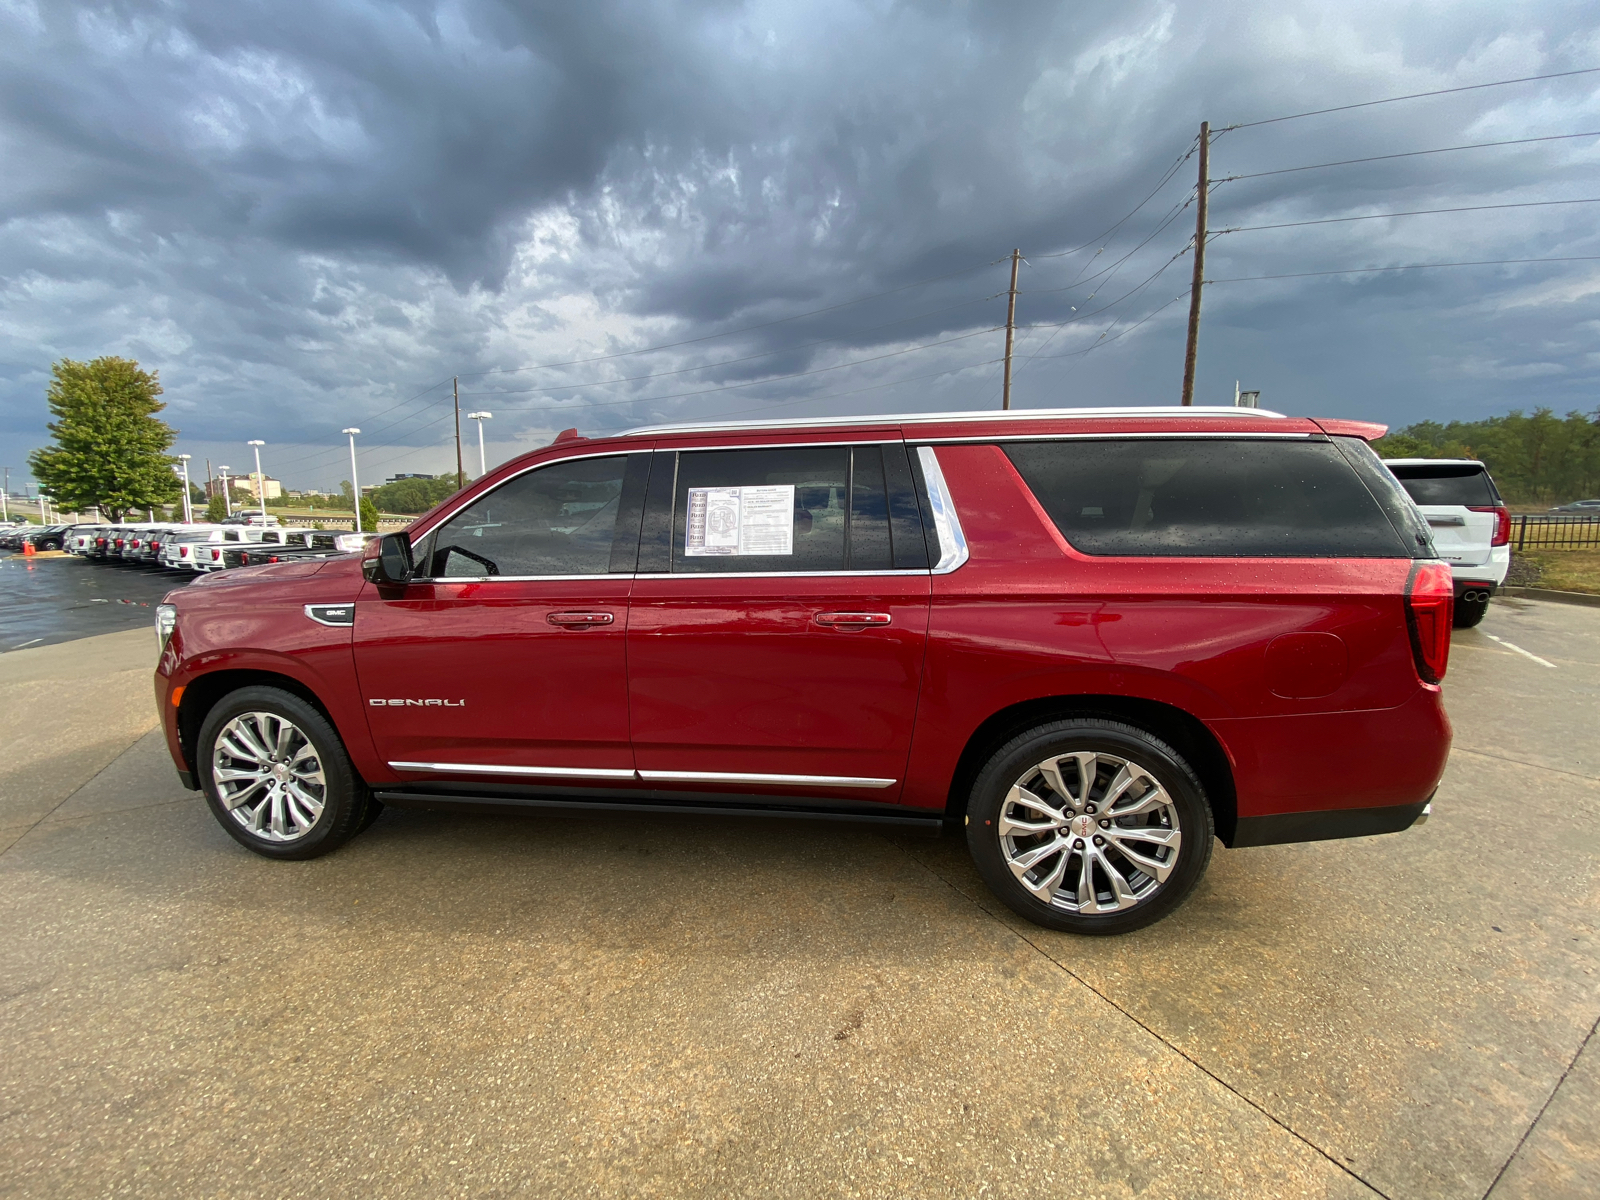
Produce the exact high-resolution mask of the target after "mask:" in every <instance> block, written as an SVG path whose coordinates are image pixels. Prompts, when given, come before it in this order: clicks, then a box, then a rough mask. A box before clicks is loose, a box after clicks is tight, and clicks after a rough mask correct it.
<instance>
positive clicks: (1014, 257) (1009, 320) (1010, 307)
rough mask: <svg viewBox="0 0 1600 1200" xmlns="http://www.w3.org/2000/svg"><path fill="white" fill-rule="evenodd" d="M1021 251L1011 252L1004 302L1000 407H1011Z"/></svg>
mask: <svg viewBox="0 0 1600 1200" xmlns="http://www.w3.org/2000/svg"><path fill="white" fill-rule="evenodd" d="M1021 261H1022V251H1021V250H1013V251H1012V252H1011V298H1010V299H1009V300H1008V301H1007V302H1006V381H1005V383H1004V384H1003V385H1001V388H1000V407H1001V408H1002V409H1008V408H1010V407H1011V343H1012V341H1013V339H1014V338H1015V337H1016V334H1017V264H1018V263H1020V262H1021Z"/></svg>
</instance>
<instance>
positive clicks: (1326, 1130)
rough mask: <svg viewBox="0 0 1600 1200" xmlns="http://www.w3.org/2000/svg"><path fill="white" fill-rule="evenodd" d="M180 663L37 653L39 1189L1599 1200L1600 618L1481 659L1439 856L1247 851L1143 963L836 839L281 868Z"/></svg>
mask: <svg viewBox="0 0 1600 1200" xmlns="http://www.w3.org/2000/svg"><path fill="white" fill-rule="evenodd" d="M1490 635H1493V636H1492V637H1491V636H1490ZM1496 639H1498V640H1496ZM153 657H154V647H153V644H152V638H151V635H150V634H149V633H148V632H145V631H140V632H138V633H137V634H115V635H109V636H106V637H101V638H92V639H86V640H84V641H80V642H76V643H72V644H70V645H65V646H52V647H46V648H43V649H39V650H24V651H19V652H17V653H13V654H10V655H7V656H5V657H4V658H0V699H4V700H7V701H9V702H10V704H9V705H8V711H10V712H12V713H13V714H14V716H15V717H16V719H14V720H13V722H11V723H10V724H9V725H8V728H7V732H6V734H5V735H3V737H4V745H5V753H4V755H0V762H4V763H5V767H4V771H5V772H6V773H5V774H3V775H0V845H4V844H7V843H10V848H9V849H7V850H5V852H4V853H3V854H0V934H3V936H0V1178H3V1179H5V1180H6V1188H7V1191H8V1192H10V1193H12V1194H16V1195H22V1196H61V1195H74V1196H76V1195H87V1194H116V1195H149V1196H175V1195H178V1196H187V1195H230V1196H259V1195H273V1196H299V1195H305V1196H326V1195H336V1194H348V1193H352V1192H356V1191H360V1192H361V1193H363V1194H369V1195H375V1196H440V1195H461V1196H501V1195H513V1194H530V1195H541V1196H545V1195H551V1196H562V1195H592V1194H628V1195H649V1196H699V1195H706V1196H710V1195H717V1196H722V1195H757V1194H762V1195H771V1194H779V1195H786V1196H789V1195H793V1196H834V1195H859V1196H898V1195H919V1196H921V1195H929V1196H946V1195H948V1196H980V1195H981V1196H1013V1195H1014V1196H1028V1197H1037V1196H1040V1195H1062V1196H1107V1197H1122V1196H1143V1197H1166V1196H1171V1197H1194V1196H1217V1197H1239V1196H1333V1197H1347V1196H1348V1197H1357V1196H1374V1195H1381V1196H1388V1197H1395V1198H1399V1197H1472V1198H1478V1197H1484V1196H1486V1195H1490V1196H1492V1197H1494V1200H1508V1198H1511V1197H1529V1198H1532V1197H1538V1198H1540V1200H1547V1198H1551V1197H1564V1196H1573V1197H1577V1196H1593V1195H1595V1194H1600V1156H1597V1151H1596V1149H1595V1147H1596V1142H1597V1139H1596V1137H1595V1134H1596V1132H1597V1130H1596V1117H1595V1113H1596V1111H1597V1109H1600V1103H1597V1101H1600V1050H1597V1049H1596V1047H1595V1044H1594V1043H1595V1040H1596V1039H1594V1037H1593V1034H1594V1029H1595V1022H1596V1019H1597V1017H1600V976H1597V973H1596V972H1597V969H1600V953H1597V939H1596V928H1595V927H1596V912H1597V905H1596V901H1597V899H1600V895H1597V893H1600V886H1597V881H1600V862H1597V858H1596V851H1597V848H1600V766H1597V763H1596V742H1597V740H1600V739H1596V737H1595V735H1594V730H1595V726H1596V720H1595V718H1596V716H1597V715H1600V611H1596V610H1592V609H1578V608H1563V607H1561V606H1556V605H1549V604H1539V603H1528V602H1521V601H1506V602H1497V603H1496V604H1495V605H1494V606H1493V608H1492V610H1491V613H1490V616H1489V618H1488V619H1487V620H1486V622H1485V624H1484V625H1483V627H1482V628H1481V629H1480V630H1475V631H1461V632H1458V634H1457V637H1456V645H1455V649H1454V653H1453V661H1452V667H1451V673H1450V676H1449V679H1448V681H1447V688H1446V691H1447V698H1448V702H1449V705H1450V709H1451V713H1452V717H1453V719H1454V721H1455V723H1456V728H1457V742H1456V751H1455V753H1454V755H1453V756H1452V761H1451V765H1450V769H1449V773H1448V775H1447V777H1446V780H1445V783H1444V786H1443V788H1442V789H1441V792H1440V796H1439V800H1438V803H1437V804H1436V805H1435V816H1434V818H1433V820H1432V821H1431V822H1430V823H1429V824H1428V825H1426V826H1424V827H1423V828H1421V829H1418V830H1414V831H1411V832H1408V833H1405V834H1399V835H1394V836H1391V837H1386V838H1372V839H1363V840H1359V841H1351V842H1337V843H1320V844H1315V845H1307V846H1287V847H1271V848H1263V849H1253V850H1241V851H1236V852H1228V851H1219V853H1218V854H1217V856H1216V857H1215V859H1214V860H1213V865H1212V869H1211V873H1210V875H1209V877H1208V879H1207V881H1206V882H1205V884H1204V885H1203V886H1202V888H1201V890H1200V891H1199V892H1198V893H1197V895H1196V896H1195V897H1194V898H1193V899H1192V900H1191V901H1190V902H1189V903H1188V904H1187V905H1186V906H1185V907H1184V908H1183V909H1181V910H1180V911H1179V912H1178V913H1177V914H1176V915H1175V916H1174V917H1173V918H1171V919H1169V920H1167V921H1165V922H1163V923H1161V924H1159V925H1157V926H1156V927H1154V928H1152V929H1149V930H1145V931H1142V932H1140V933H1138V934H1135V935H1132V936H1130V937H1125V938H1120V939H1111V940H1088V939H1077V938H1072V937H1070V936H1066V935H1061V934H1055V933H1051V932H1049V931H1046V930H1041V929H1038V928H1037V927H1034V926H1031V925H1027V924H1026V923H1023V922H1020V921H1018V920H1017V919H1015V918H1014V917H1012V916H1011V914H1010V913H1009V912H1008V911H1007V910H1005V909H1004V908H1002V907H1001V906H1000V905H998V904H997V903H995V902H994V901H993V900H992V899H991V898H990V897H989V895H988V893H987V892H986V891H985V890H984V889H983V886H982V884H981V882H980V881H979V880H978V878H977V876H976V874H975V872H974V871H973V870H972V868H971V866H970V864H969V863H968V861H967V859H966V856H965V851H964V849H963V847H962V846H961V844H960V843H959V842H958V841H954V840H950V841H940V842H929V841H919V840H912V839H900V838H894V837H885V836H882V835H880V834H875V833H871V832H863V831H862V830H860V829H856V828H846V827H838V828H833V827H818V826H815V825H812V824H809V823H788V822H777V821H772V822H768V821H737V820H711V819H698V818H666V817H663V818H649V817H646V818H620V817H619V818H605V817H595V816H559V815H552V814H534V815H529V816H525V817H516V818H500V817H476V816H464V815H463V816H455V815H438V814H424V813H401V812H395V811H391V812H389V813H386V814H385V815H384V817H383V818H382V819H381V820H380V821H379V822H378V823H377V824H376V825H375V826H373V828H372V829H370V830H369V831H368V832H367V833H365V834H364V835H362V837H360V838H359V839H357V840H356V841H355V842H353V843H352V844H351V845H350V846H349V847H347V848H346V849H344V850H342V851H341V852H339V853H337V854H335V855H333V856H330V857H329V858H326V859H321V860H318V861H316V862H311V863H272V862H267V861H265V860H262V859H258V858H255V857H254V856H252V855H249V854H248V853H246V852H244V851H243V850H241V849H240V848H238V847H237V846H236V845H235V844H234V843H233V842H232V841H231V840H230V839H228V838H227V836H226V835H225V834H224V833H223V832H222V831H221V830H220V829H218V828H217V827H216V826H215V824H214V823H213V822H212V820H211V818H210V816H209V814H208V813H207V811H206V810H205V808H204V806H203V804H202V803H201V802H200V801H199V800H198V799H197V798H196V797H194V796H193V795H192V794H190V793H186V792H183V791H182V790H181V789H180V788H179V787H178V786H177V783H176V780H175V779H174V778H173V776H172V772H171V767H170V764H169V763H167V761H166V760H165V754H164V751H163V749H162V747H161V746H160V744H159V735H158V734H156V733H154V732H150V730H151V727H152V725H153V713H152V712H151V711H150V709H151V702H150V700H149V695H150V692H149V679H148V673H149V667H150V663H151V660H152V659H153ZM19 708H20V709H21V710H22V711H20V712H19ZM52 714H55V715H54V716H52ZM52 721H55V722H56V723H57V724H59V725H60V730H59V732H56V731H52V732H51V733H50V734H49V735H48V736H44V737H42V739H35V740H34V741H32V742H30V741H28V740H27V737H26V735H27V734H29V733H30V732H31V731H32V730H35V729H40V728H50V727H51V724H52ZM19 731H20V733H21V734H22V735H23V736H22V737H19V736H18V734H19ZM1352 752H1353V753H1358V752H1359V748H1352ZM1586 1046H1587V1048H1586Z"/></svg>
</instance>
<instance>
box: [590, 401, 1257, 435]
mask: <svg viewBox="0 0 1600 1200" xmlns="http://www.w3.org/2000/svg"><path fill="white" fill-rule="evenodd" d="M1283 416H1284V414H1283V413H1280V412H1273V411H1272V410H1270V409H1266V408H1235V407H1234V406H1233V405H1231V404H1228V405H1189V406H1187V407H1184V406H1181V405H1177V404H1169V405H1163V406H1151V407H1145V408H1013V409H1009V410H997V409H980V410H977V411H967V412H923V413H885V414H879V415H874V416H861V417H797V418H792V419H790V420H786V421H785V420H766V421H687V422H684V423H683V424H674V425H640V426H639V427H638V428H636V429H624V430H623V431H622V432H621V433H617V434H612V435H610V436H612V437H639V436H643V435H645V434H657V433H713V432H719V431H727V430H739V429H817V428H826V427H828V426H832V425H913V424H929V423H937V422H945V421H1026V420H1040V419H1049V420H1060V419H1062V418H1071V417H1078V418H1096V417H1099V418H1104V417H1148V418H1152V419H1155V418H1162V417H1166V418H1172V417H1243V418H1247V419H1250V420H1255V419H1256V418H1259V417H1267V418H1279V419H1282V418H1283Z"/></svg>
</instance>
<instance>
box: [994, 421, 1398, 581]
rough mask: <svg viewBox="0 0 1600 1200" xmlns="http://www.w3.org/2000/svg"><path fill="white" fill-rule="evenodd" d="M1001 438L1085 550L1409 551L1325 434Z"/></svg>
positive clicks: (1234, 553)
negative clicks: (1289, 437)
mask: <svg viewBox="0 0 1600 1200" xmlns="http://www.w3.org/2000/svg"><path fill="white" fill-rule="evenodd" d="M1003 449H1004V450H1005V452H1006V454H1007V455H1008V456H1009V457H1010V459H1011V461H1012V463H1013V464H1015V466H1016V468H1017V471H1018V473H1019V474H1020V475H1021V476H1022V478H1023V480H1024V482H1026V483H1027V485H1028V487H1029V488H1030V489H1031V490H1032V491H1033V494H1034V495H1035V496H1036V497H1037V498H1038V500H1039V503H1040V504H1041V505H1042V506H1043V507H1044V509H1045V511H1046V513H1048V514H1049V516H1050V519H1051V520H1052V521H1054V522H1055V525H1056V528H1057V529H1059V530H1060V531H1061V534H1062V536H1063V537H1065V538H1066V539H1067V541H1068V542H1070V543H1071V544H1072V546H1073V547H1074V548H1076V549H1078V550H1081V551H1082V552H1084V553H1085V554H1103V555H1129V556H1148V557H1163V556H1164V557H1213V558H1411V557H1412V556H1413V551H1412V549H1411V548H1410V547H1408V546H1407V545H1406V543H1405V542H1404V541H1403V540H1402V536H1401V534H1400V532H1398V531H1397V530H1396V529H1395V526H1394V524H1393V523H1392V522H1391V520H1390V518H1389V517H1388V516H1387V515H1386V514H1385V511H1384V509H1383V507H1382V506H1381V505H1380V504H1379V502H1378V501H1377V499H1376V498H1375V497H1374V496H1373V494H1372V492H1371V490H1370V489H1369V487H1368V486H1367V484H1365V483H1364V482H1363V481H1362V479H1361V478H1360V476H1359V475H1358V474H1357V473H1356V471H1355V470H1354V469H1353V468H1352V467H1351V465H1350V463H1349V462H1347V461H1346V460H1345V458H1344V456H1342V455H1341V454H1340V453H1339V451H1338V449H1337V448H1336V447H1334V446H1333V445H1332V444H1331V443H1330V442H1328V441H1327V440H1324V439H1316V440H1309V439H1308V440H1306V441H1292V442H1291V441H1284V440H1278V439H1271V440H1268V439H1257V440H1250V439H1229V438H1139V439H1131V438H1130V439H1120V440H1119V439H1103V440H1102V439H1091V438H1085V439H1072V440H1067V441H1052V442H1009V443H1004V444H1003Z"/></svg>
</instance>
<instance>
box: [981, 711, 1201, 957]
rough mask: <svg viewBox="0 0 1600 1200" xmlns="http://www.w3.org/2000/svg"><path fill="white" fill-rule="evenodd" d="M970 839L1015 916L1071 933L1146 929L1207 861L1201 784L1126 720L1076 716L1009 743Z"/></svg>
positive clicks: (992, 764)
mask: <svg viewBox="0 0 1600 1200" xmlns="http://www.w3.org/2000/svg"><path fill="white" fill-rule="evenodd" d="M966 833H967V846H968V848H969V849H970V850H971V851H972V857H973V859H974V860H975V861H976V863H977V866H978V872H979V873H980V874H981V875H982V876H983V878H984V882H986V883H987V884H988V885H989V887H990V889H991V890H992V891H993V892H994V893H995V895H997V896H998V897H999V898H1000V899H1001V900H1003V901H1004V902H1005V903H1006V905H1007V906H1008V907H1010V908H1011V909H1012V910H1013V911H1014V912H1016V913H1017V914H1019V915H1020V916H1023V917H1026V918H1027V919H1028V920H1030V921H1033V922H1035V923H1036V924H1039V925H1045V926H1048V927H1049V928H1052V929H1061V930H1065V931H1067V932H1069V933H1086V934H1112V933H1127V932H1129V931H1131V930H1134V929H1141V928H1143V927H1144V926H1146V925H1149V924H1151V923H1152V922H1155V921H1158V920H1160V919H1161V918H1162V917H1164V916H1166V915H1167V914H1168V913H1169V912H1171V911H1172V910H1173V909H1174V908H1176V907H1177V906H1178V905H1179V904H1180V903H1182V902H1183V900H1184V898H1185V897H1186V896H1188V894H1189V893H1190V892H1191V891H1193V890H1194V888H1195V885H1196V884H1198V883H1199V882H1200V877H1201V876H1202V875H1204V874H1205V870H1206V865H1207V864H1208V863H1209V862H1210V861H1211V842H1212V838H1213V836H1214V826H1213V822H1212V817H1211V806H1210V805H1209V804H1208V803H1207V802H1206V797H1205V789H1204V788H1203V787H1202V786H1201V784H1200V780H1199V779H1198V778H1197V777H1196V776H1195V773H1194V771H1193V770H1191V769H1190V767H1189V764H1188V763H1186V762H1184V760H1183V759H1182V757H1181V756H1179V754H1178V753H1177V751H1175V750H1173V749H1172V747H1171V746H1168V745H1167V744H1166V743H1165V742H1162V741H1159V740H1158V739H1156V738H1154V737H1152V736H1151V735H1150V734H1148V733H1146V732H1145V731H1144V730H1142V729H1138V728H1136V727H1134V726H1132V725H1125V724H1123V723H1122V722H1120V721H1110V720H1099V719H1072V720H1062V721H1053V722H1051V723H1050V724H1048V725H1041V726H1039V727H1038V728H1036V729H1032V730H1030V731H1028V732H1027V733H1024V734H1022V735H1020V736H1019V737H1015V738H1013V739H1012V740H1011V741H1009V742H1007V743H1006V744H1005V745H1004V746H1002V747H1001V748H1000V749H999V750H998V751H996V752H995V754H994V756H993V757H992V758H990V760H989V762H988V764H987V765H986V766H985V767H984V768H983V770H982V771H981V772H980V773H979V775H978V779H977V782H976V783H974V784H973V788H972V796H971V799H970V801H969V803H968V806H967V826H966Z"/></svg>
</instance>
